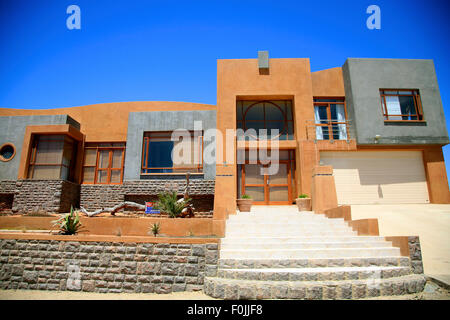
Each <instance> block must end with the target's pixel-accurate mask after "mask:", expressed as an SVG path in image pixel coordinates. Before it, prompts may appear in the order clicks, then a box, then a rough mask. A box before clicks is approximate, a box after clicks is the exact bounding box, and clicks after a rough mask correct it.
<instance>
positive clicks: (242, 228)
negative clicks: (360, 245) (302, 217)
mask: <svg viewBox="0 0 450 320" xmlns="http://www.w3.org/2000/svg"><path fill="white" fill-rule="evenodd" d="M226 229H227V230H230V231H233V232H254V231H266V230H273V232H286V231H298V232H310V233H312V232H343V231H353V229H352V228H350V227H348V226H323V225H315V226H310V227H308V226H304V225H295V224H292V225H264V226H255V225H251V224H248V225H235V226H229V225H227V226H226Z"/></svg>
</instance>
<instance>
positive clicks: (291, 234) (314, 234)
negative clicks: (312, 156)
mask: <svg viewBox="0 0 450 320" xmlns="http://www.w3.org/2000/svg"><path fill="white" fill-rule="evenodd" d="M280 235H283V236H285V237H317V236H322V237H351V236H356V235H357V232H351V231H348V232H306V231H304V232H302V231H297V230H292V231H289V230H285V231H279V232H276V231H272V230H266V231H258V232H256V231H254V232H251V231H242V232H231V231H226V233H225V237H226V238H241V237H242V236H245V237H250V238H257V237H277V236H280Z"/></svg>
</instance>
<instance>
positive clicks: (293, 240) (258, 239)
mask: <svg viewBox="0 0 450 320" xmlns="http://www.w3.org/2000/svg"><path fill="white" fill-rule="evenodd" d="M385 241H386V240H385V239H384V238H383V237H363V236H359V237H358V236H344V237H300V236H297V237H283V238H280V237H265V238H263V237H254V238H250V237H235V238H223V239H222V241H221V243H222V245H224V244H245V243H259V244H264V243H280V244H287V243H298V242H304V243H309V242H311V243H318V242H362V243H384V242H385Z"/></svg>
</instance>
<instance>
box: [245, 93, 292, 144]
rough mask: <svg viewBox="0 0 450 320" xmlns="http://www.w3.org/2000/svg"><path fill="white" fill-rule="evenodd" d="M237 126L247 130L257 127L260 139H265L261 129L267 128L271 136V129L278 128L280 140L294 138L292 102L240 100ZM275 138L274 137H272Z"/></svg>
mask: <svg viewBox="0 0 450 320" xmlns="http://www.w3.org/2000/svg"><path fill="white" fill-rule="evenodd" d="M237 127H238V128H240V129H243V130H244V131H247V130H248V129H255V130H256V132H257V137H254V138H257V139H258V138H259V139H265V137H263V136H262V132H260V131H259V130H261V129H267V135H269V136H270V134H271V131H270V130H271V129H278V131H279V135H278V136H277V138H278V139H280V140H293V139H294V121H293V118H292V102H291V101H289V100H277V101H242V100H241V101H238V102H237ZM272 138H274V137H272Z"/></svg>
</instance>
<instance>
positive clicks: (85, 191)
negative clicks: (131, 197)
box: [80, 184, 125, 210]
mask: <svg viewBox="0 0 450 320" xmlns="http://www.w3.org/2000/svg"><path fill="white" fill-rule="evenodd" d="M124 196H125V193H124V187H123V185H122V184H117V185H99V184H82V185H81V186H80V206H82V207H83V208H85V209H87V210H97V209H102V208H109V207H113V206H115V205H117V204H119V203H121V202H123V201H124V200H125V199H124Z"/></svg>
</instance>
